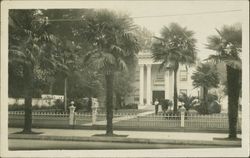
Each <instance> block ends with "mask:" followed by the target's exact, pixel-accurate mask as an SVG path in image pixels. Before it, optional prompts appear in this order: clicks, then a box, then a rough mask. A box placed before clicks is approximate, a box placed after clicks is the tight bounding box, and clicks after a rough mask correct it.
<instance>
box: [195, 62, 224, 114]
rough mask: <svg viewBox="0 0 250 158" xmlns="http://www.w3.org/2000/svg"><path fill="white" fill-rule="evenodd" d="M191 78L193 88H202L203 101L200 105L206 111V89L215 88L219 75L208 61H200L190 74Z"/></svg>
mask: <svg viewBox="0 0 250 158" xmlns="http://www.w3.org/2000/svg"><path fill="white" fill-rule="evenodd" d="M191 78H192V80H193V86H194V87H195V88H198V87H202V89H203V101H202V106H203V109H204V113H208V109H207V107H208V105H207V104H208V100H207V95H208V90H209V89H210V88H217V87H218V84H219V75H218V72H217V69H216V67H215V66H214V65H212V64H210V63H202V64H200V65H198V66H197V68H196V72H194V73H193V75H192V76H191Z"/></svg>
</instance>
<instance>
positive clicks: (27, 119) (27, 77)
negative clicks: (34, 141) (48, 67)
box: [23, 65, 34, 133]
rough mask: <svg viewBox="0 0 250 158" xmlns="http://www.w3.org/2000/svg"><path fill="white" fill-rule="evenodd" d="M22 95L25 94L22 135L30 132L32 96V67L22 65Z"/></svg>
mask: <svg viewBox="0 0 250 158" xmlns="http://www.w3.org/2000/svg"><path fill="white" fill-rule="evenodd" d="M23 73H24V81H25V82H24V87H25V90H24V93H25V101H24V104H25V109H24V111H25V115H24V127H23V133H31V132H32V95H33V76H34V75H33V67H32V66H29V65H24V70H23Z"/></svg>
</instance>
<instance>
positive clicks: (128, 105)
mask: <svg viewBox="0 0 250 158" xmlns="http://www.w3.org/2000/svg"><path fill="white" fill-rule="evenodd" d="M122 109H138V104H136V103H129V104H127V105H126V106H124V107H122Z"/></svg>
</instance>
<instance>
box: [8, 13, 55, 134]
mask: <svg viewBox="0 0 250 158" xmlns="http://www.w3.org/2000/svg"><path fill="white" fill-rule="evenodd" d="M9 21H10V22H9V35H10V36H9V64H16V65H18V66H19V67H20V70H21V71H22V75H23V80H24V85H23V86H24V87H23V88H24V89H23V90H24V97H25V119H24V120H25V121H24V129H23V132H24V133H30V132H32V131H31V127H32V110H31V109H32V96H33V92H34V78H35V75H36V74H35V67H39V68H46V67H49V66H50V65H51V64H52V62H51V61H52V60H51V59H53V56H51V52H47V51H44V50H45V48H46V47H49V46H51V45H50V44H51V43H53V42H54V40H55V38H54V36H53V35H51V34H49V33H48V31H47V28H48V23H47V18H46V16H44V15H43V12H42V11H41V10H10V11H9Z"/></svg>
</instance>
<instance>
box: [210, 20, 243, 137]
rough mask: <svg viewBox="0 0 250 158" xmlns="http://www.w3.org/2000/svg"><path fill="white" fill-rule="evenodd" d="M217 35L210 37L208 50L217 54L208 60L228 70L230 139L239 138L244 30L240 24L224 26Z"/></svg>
mask: <svg viewBox="0 0 250 158" xmlns="http://www.w3.org/2000/svg"><path fill="white" fill-rule="evenodd" d="M216 31H217V33H218V34H217V35H212V36H209V37H208V44H207V48H208V49H211V50H214V51H215V52H216V53H217V54H216V55H211V56H210V57H209V58H208V60H214V61H216V62H220V61H221V62H224V63H225V64H226V70H227V89H228V118H229V119H228V121H229V136H228V137H229V138H232V139H234V138H236V137H237V126H236V125H237V119H238V106H239V96H240V89H241V69H242V68H241V51H242V30H241V25H240V24H235V25H232V26H227V25H225V26H223V27H222V28H221V29H220V30H216Z"/></svg>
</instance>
